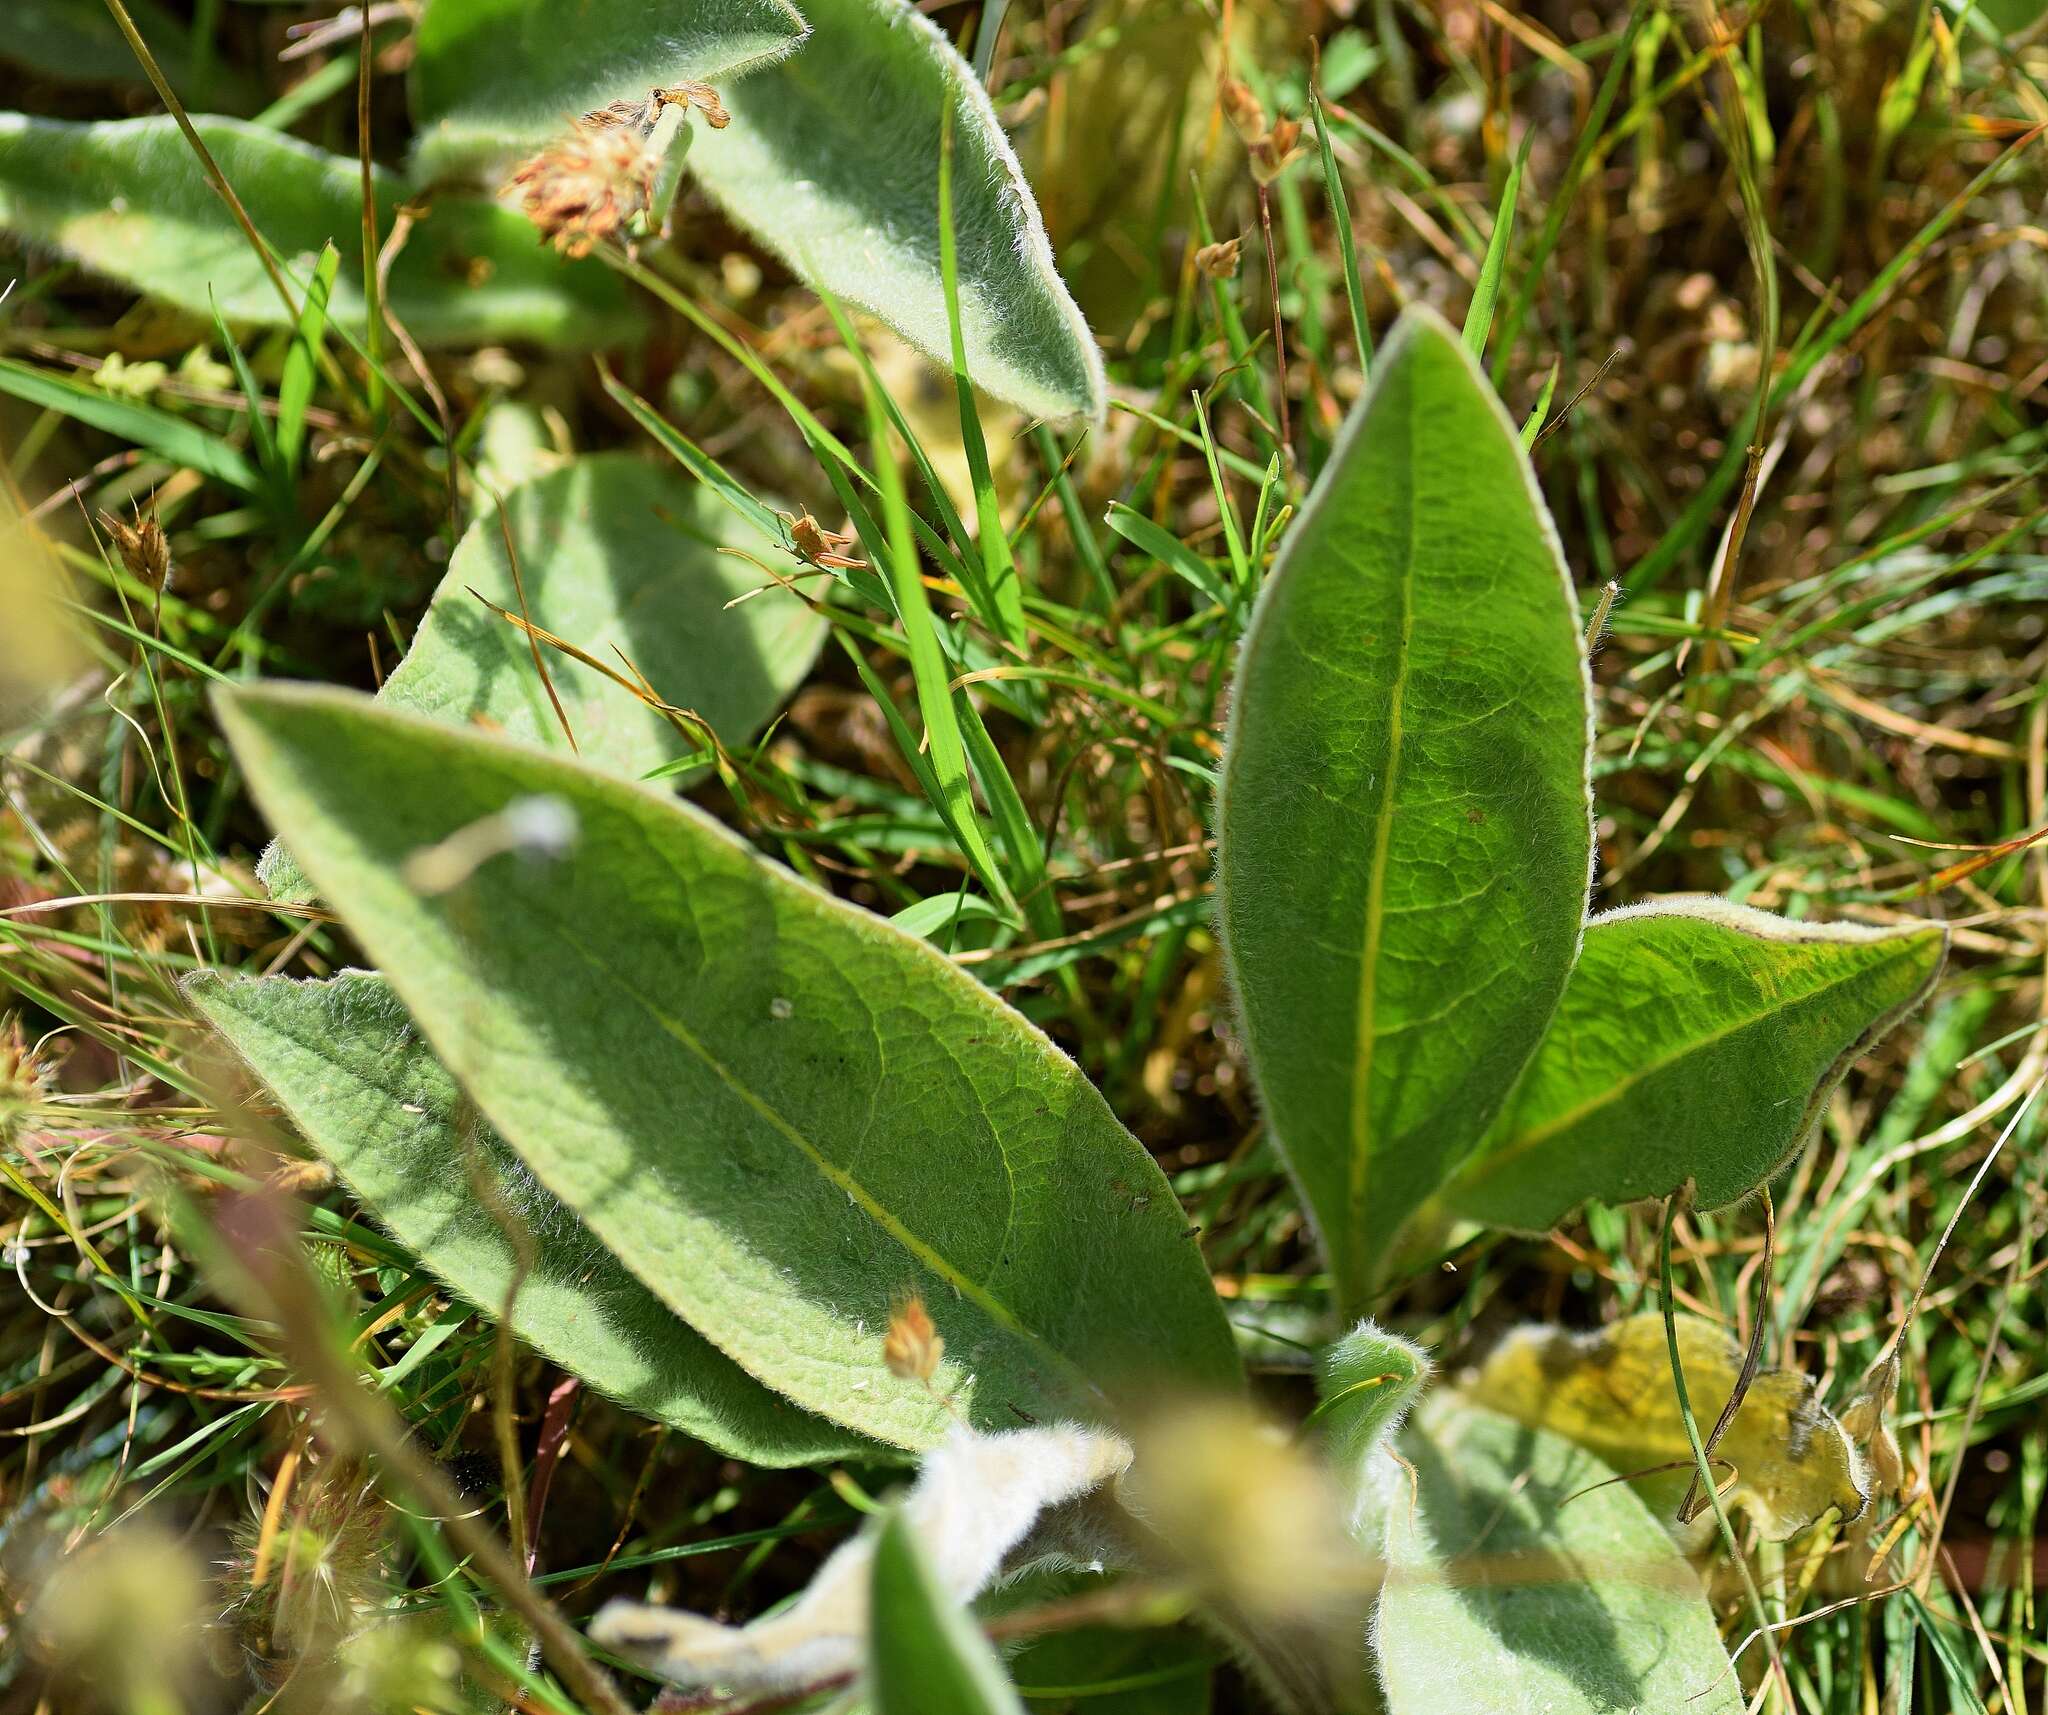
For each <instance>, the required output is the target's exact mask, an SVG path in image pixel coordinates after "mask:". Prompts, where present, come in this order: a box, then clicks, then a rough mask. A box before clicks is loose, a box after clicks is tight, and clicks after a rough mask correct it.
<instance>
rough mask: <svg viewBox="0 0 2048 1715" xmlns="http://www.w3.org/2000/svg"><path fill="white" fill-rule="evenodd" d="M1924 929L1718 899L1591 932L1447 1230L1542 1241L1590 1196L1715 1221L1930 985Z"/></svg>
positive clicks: (1454, 1203)
mask: <svg viewBox="0 0 2048 1715" xmlns="http://www.w3.org/2000/svg"><path fill="white" fill-rule="evenodd" d="M1946 946H1947V932H1946V931H1945V930H1944V929H1942V927H1941V926H1940V925H1939V924H1931V923H1930V924H1924V925H1918V926H1913V927H1908V928H1904V929H1872V928H1864V927H1860V926H1857V925H1853V924H1819V923H1795V922H1791V921H1789V920H1788V919H1786V918H1782V917H1773V916H1771V915H1769V914H1768V913H1766V912H1762V911H1752V910H1749V909H1747V908H1745V907H1743V906H1738V905H1731V904H1729V903H1728V902H1727V901H1725V900H1720V899H1687V900H1662V901H1659V902H1658V903H1656V904H1654V905H1647V906H1631V907H1630V908H1628V909H1627V910H1623V911H1615V912H1610V913H1609V914H1608V915H1606V916H1604V917H1597V918H1595V919H1594V920H1593V921H1592V922H1591V923H1590V924H1588V925H1587V927H1586V940H1585V946H1584V948H1583V949H1582V951H1581V952H1580V954H1579V962H1578V964H1577V965H1576V966H1574V967H1573V970H1572V975H1571V980H1570V981H1569V982H1568V983H1567V984H1566V985H1565V991H1564V999H1563V1000H1562V1001H1561V1002H1560V1003H1559V1005H1558V1010H1557V1016H1556V1017H1555V1018H1553V1019H1552V1020H1551V1022H1550V1028H1549V1030H1548V1031H1547V1032H1546V1033H1545V1034H1544V1038H1543V1043H1542V1046H1541V1047H1539V1048H1538V1049H1537V1051H1536V1056H1535V1058H1534V1059H1533V1060H1531V1061H1530V1063H1529V1066H1528V1069H1527V1070H1526V1071H1525V1072H1524V1073H1523V1074H1522V1080H1521V1082H1520V1083H1519V1084H1517V1085H1516V1087H1515V1091H1514V1094H1513V1095H1512V1096H1510V1097H1509V1099H1508V1103H1507V1105H1506V1107H1504V1108H1503V1109H1502V1110H1501V1113H1500V1116H1499V1118H1498V1119H1496V1120H1495V1122H1494V1125H1493V1129H1492V1130H1491V1131H1490V1132H1489V1133H1488V1135H1487V1139H1486V1142H1485V1144H1484V1145H1483V1146H1482V1147H1481V1148H1480V1150H1479V1151H1478V1152H1477V1153H1476V1154H1475V1155H1473V1156H1472V1158H1471V1159H1470V1160H1468V1161H1467V1162H1466V1163H1465V1165H1464V1167H1463V1168H1462V1169H1460V1171H1459V1173H1458V1175H1457V1177H1456V1178H1454V1179H1453V1180H1452V1181H1451V1182H1450V1184H1449V1185H1448V1186H1447V1187H1446V1188H1445V1191H1444V1201H1445V1203H1446V1204H1447V1205H1448V1207H1449V1208H1450V1209H1451V1210H1452V1211H1454V1212H1455V1213H1457V1214H1460V1215H1465V1216H1469V1217H1470V1218H1471V1219H1473V1220H1477V1221H1487V1222H1490V1223H1492V1224H1494V1225H1497V1226H1507V1227H1521V1228H1524V1229H1527V1230H1530V1231H1536V1232H1541V1231H1542V1230H1544V1229H1545V1228H1547V1227H1551V1226H1554V1225H1555V1224H1556V1223H1557V1222H1559V1221H1561V1220H1563V1219H1564V1218H1565V1216H1567V1215H1568V1214H1570V1213H1571V1211H1572V1210H1574V1209H1575V1208H1577V1207H1578V1206H1579V1205H1580V1204H1581V1203H1583V1202H1585V1201H1586V1199H1587V1198H1589V1197H1597V1198H1599V1199H1600V1200H1601V1201H1602V1202H1606V1203H1628V1202H1634V1201H1637V1200H1638V1199H1641V1198H1647V1197H1663V1196H1665V1195H1667V1194H1669V1193H1670V1192H1672V1191H1676V1190H1678V1189H1680V1188H1681V1187H1683V1186H1685V1185H1687V1184H1691V1185H1692V1186H1693V1187H1694V1192H1693V1197H1694V1200H1695V1201H1696V1202H1697V1203H1698V1204H1699V1205H1700V1206H1701V1207H1702V1208H1707V1209H1717V1208H1720V1207H1721V1206H1722V1205H1723V1204H1726V1203H1733V1202H1735V1201H1737V1200H1738V1199H1740V1198H1743V1197H1746V1196H1748V1195H1749V1194H1750V1193H1751V1192H1752V1191H1754V1190H1755V1189H1756V1188H1757V1187H1758V1186H1759V1185H1762V1184H1764V1183H1765V1182H1766V1181H1767V1180H1769V1179H1770V1178H1771V1177H1772V1176H1773V1175H1774V1174H1776V1173H1777V1172H1778V1171H1779V1170H1780V1169H1781V1168H1783V1167H1784V1166H1785V1165H1786V1163H1788V1162H1789V1161H1790V1160H1791V1159H1792V1158H1793V1156H1794V1155H1796V1154H1797V1153H1798V1152H1799V1150H1800V1149H1801V1148H1803V1147H1804V1146H1805V1143H1806V1140H1807V1139H1808V1138H1809V1137H1810V1136H1811V1135H1812V1133H1813V1128H1814V1126H1815V1124H1816V1123H1817V1122H1818V1120H1819V1118H1820V1115H1821V1111H1822V1110H1823V1108H1825V1106H1826V1105H1827V1100H1828V1097H1829V1096H1830V1095H1831V1094H1832V1093H1833V1091H1834V1088H1835V1085H1836V1084H1837V1083H1839V1082H1840V1081H1841V1077H1842V1074H1843V1072H1845V1071H1846V1070H1847V1069H1848V1067H1849V1064H1850V1063H1851V1062H1852V1061H1853V1060H1855V1059H1856V1058H1857V1056H1859V1055H1861V1054H1863V1053H1865V1052H1866V1051H1868V1050H1869V1049H1870V1048H1871V1047H1872V1046H1873V1045H1874V1044H1875V1043H1876V1042H1877V1041H1878V1040H1879V1039H1880V1038H1881V1037H1883V1036H1884V1035H1885V1034H1886V1032H1888V1031H1889V1030H1890V1029H1891V1028H1892V1026H1893V1025H1895V1024H1897V1023H1898V1021H1899V1020H1900V1019H1901V1018H1903V1017H1904V1016H1905V1015H1906V1013H1908V1012H1910V1011H1911V1010H1912V1009H1913V1008H1914V1007H1916V1006H1918V1005H1919V1003H1920V1002H1921V1000H1922V999H1924V998H1925V997H1926V994H1927V992H1928V990H1929V989H1930V988H1931V987H1932V986H1933V983H1934V979H1935V977H1936V976H1937V975H1938V974H1939V972H1940V970H1941V964H1942V956H1943V953H1944V951H1945V949H1946Z"/></svg>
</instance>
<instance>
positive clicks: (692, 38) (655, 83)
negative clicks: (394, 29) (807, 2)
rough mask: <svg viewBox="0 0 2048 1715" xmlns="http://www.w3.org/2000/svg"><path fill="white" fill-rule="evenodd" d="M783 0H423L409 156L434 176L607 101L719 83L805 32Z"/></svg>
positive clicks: (776, 55) (556, 127) (778, 53)
mask: <svg viewBox="0 0 2048 1715" xmlns="http://www.w3.org/2000/svg"><path fill="white" fill-rule="evenodd" d="M803 37H804V21H803V19H802V18H801V17H800V16H799V15H798V12H797V8H796V7H795V6H793V5H791V4H789V0H691V3H690V4H688V5H686V6H678V5H675V4H673V3H672V0H577V4H576V5H575V7H574V9H573V11H571V10H569V9H567V8H565V7H564V5H563V4H562V3H561V0H428V4H427V6H426V9H425V11H424V12H422V13H421V15H420V21H419V27H418V29H417V30H416V31H415V32H414V35H413V44H414V45H413V64H412V103H413V117H414V120H415V121H416V123H417V125H418V128H419V141H418V143H417V144H416V146H415V148H416V154H415V160H416V163H417V164H418V166H419V167H420V169H421V170H422V171H424V172H426V173H428V174H430V175H433V174H439V173H441V172H443V171H446V170H450V169H454V168H457V167H460V166H462V165H464V164H465V163H469V162H478V161H489V160H491V159H493V158H502V157H503V156H504V155H505V154H506V152H507V151H508V150H512V149H516V148H518V147H519V146H521V145H523V144H526V143H530V142H533V141H535V140H537V139H540V138H544V137H547V136H549V135H550V134H552V133H554V132H557V131H560V130H562V129H563V128H564V127H565V126H566V125H567V124H568V122H569V120H570V119H572V118H573V117H575V116H576V115H578V114H581V113H588V112H590V111H592V110H594V109H596V108H600V107H603V106H606V105H607V104H608V103H610V102H613V101H621V100H630V101H644V100H646V98H647V96H648V95H649V93H650V92H652V91H654V90H657V89H672V88H674V87H675V86H676V85H677V84H681V83H722V80H724V79H726V78H731V77H737V76H738V75H740V74H741V73H742V72H746V71H750V70H752V69H753V68H754V67H756V66H760V65H764V64H767V63H768V62H770V61H772V60H776V59H780V58H781V57H782V56H783V55H784V54H787V53H789V52H790V51H791V50H792V49H793V48H795V47H796V45H797V44H798V43H799V42H801V41H802V40H803Z"/></svg>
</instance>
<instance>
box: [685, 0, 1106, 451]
mask: <svg viewBox="0 0 2048 1715" xmlns="http://www.w3.org/2000/svg"><path fill="white" fill-rule="evenodd" d="M804 15H805V17H806V18H808V19H809V20H810V23H811V30H812V33H811V36H810V39H809V40H808V41H806V42H805V44H804V47H803V50H802V51H801V52H800V53H797V54H793V55H792V56H791V57H790V58H789V59H787V60H784V61H783V62H781V63H780V64H779V65H775V66H771V67H770V68H768V69H767V70H765V71H760V72H756V73H754V74H753V75H752V76H751V77H747V78H743V79H741V80H740V81H739V82H738V83H735V84H734V85H732V87H731V88H730V89H725V90H721V91H720V95H721V98H722V99H723V101H724V103H725V105H726V107H727V108H728V109H729V110H730V111H731V113H732V123H731V124H730V125H729V126H727V127H726V128H725V129H724V130H723V131H712V130H709V129H708V128H706V129H703V130H702V132H701V134H700V135H698V136H696V137H695V138H694V139H693V140H692V143H691V146H690V153H689V157H688V160H687V163H686V164H687V166H688V168H689V171H690V172H691V173H692V174H694V175H695V176H696V178H697V179H698V180H699V181H700V182H701V183H702V184H703V185H704V187H705V188H706V189H707V190H709V191H710V192H711V194H712V195H713V196H714V197H715V198H717V200H718V201H719V202H720V203H721V204H722V205H723V206H724V208H725V211H726V213H727V214H728V215H730V216H731V217H732V219H733V220H734V221H736V222H737V223H738V224H739V225H741V226H743V227H745V228H746V229H747V230H748V231H749V232H751V233H753V234H754V236H755V237H757V238H758V239H760V240H761V242H762V243H764V244H765V245H767V246H768V247H769V248H770V249H771V250H773V251H775V252H776V253H777V254H778V255H780V256H781V257H782V258H783V259H784V260H785V261H787V262H788V263H789V265H790V266H791V267H792V268H794V269H795V270H796V271H797V273H798V274H800V275H802V276H803V277H804V278H805V279H806V280H809V281H811V282H812V283H814V284H816V285H818V286H820V287H822V288H823V289H824V290H826V291H828V292H830V293H831V294H832V295H833V296H834V297H836V298H838V299H840V300H842V301H843V302H846V303H850V304H855V305H858V306H859V307H860V308H861V309H864V310H867V311H869V312H870V313H871V314H873V315H876V316H879V317H880V318H881V319H882V320H883V321H884V322H886V323H888V325H889V326H890V327H892V328H894V329H895V330H896V331H897V332H898V333H900V334H901V335H902V336H903V337H904V338H905V339H907V340H908V341H909V342H910V343H911V344H912V345H914V346H916V347H917V349H918V350H920V351H922V352H923V353H925V355H926V356H928V357H931V358H933V359H935V360H936V361H938V362H940V363H946V362H949V361H950V355H951V337H950V334H949V332H948V327H947V320H946V294H945V287H944V282H943V279H942V277H941V274H940V267H939V263H940V256H939V139H940V131H941V122H942V117H943V116H944V114H945V113H946V112H947V111H948V110H950V112H951V115H952V126H953V149H954V157H953V187H954V188H953V197H954V222H955V231H956V234H957V237H958V241H959V247H960V256H959V261H960V320H961V325H962V332H963V334H964V336H965V340H966V350H967V372H968V374H969V376H970V377H971V378H972V379H973V380H974V382H975V384H976V385H977V386H979V387H981V388H983V389H984V390H985V391H987V392H989V393H992V394H994V395H995V396H996V397H997V398H999V399H1003V400H1007V401H1008V402H1009V403H1011V404H1013V405H1017V406H1020V407H1022V408H1023V409H1024V410H1026V411H1029V412H1032V413H1034V414H1035V415H1038V416H1045V417H1070V416H1090V417H1092V416H1097V415H1099V414H1100V413H1101V411H1102V409H1103V377H1102V359H1101V357H1100V356H1099V354H1098V353H1097V352H1096V349H1095V342H1094V338H1093V336H1092V335H1091V334H1090V333H1089V331H1088V326H1087V324H1086V323H1085V322H1084V321H1083V320H1082V319H1081V312H1080V311H1079V310H1078V309H1076V308H1075V307H1074V301H1073V299H1072V298H1071V297H1069V296H1068V294H1067V289H1066V287H1065V286H1064V285H1063V284H1062V283H1061V281H1060V277H1059V274H1058V272H1057V271H1056V270H1055V268H1054V266H1053V258H1052V249H1051V246H1050V245H1049V244H1048V243H1047V241H1046V236H1045V227H1044V224H1043V223H1042V222H1041V221H1040V219H1039V215H1038V204H1037V201H1036V200H1035V199H1034V198H1033V196H1032V194H1031V187H1030V186H1029V185H1028V184H1027V183H1026V182H1025V180H1024V173H1023V169H1022V168H1021V167H1020V166H1019V165H1018V164H1017V157H1016V155H1015V154H1014V153H1013V152H1012V151H1011V148H1010V145H1009V142H1008V140H1007V139H1006V138H1005V137H1004V136H1003V132H1002V128H1001V126H1000V125H999V124H998V123H997V121H996V115H995V109H994V108H993V107H992V106H990V104H989V99H988V96H987V94H986V93H985V92H984V91H983V90H982V87H981V85H980V83H979V82H977V81H976V79H975V76H974V73H973V70H972V69H971V68H970V67H969V66H968V64H967V62H966V61H965V60H963V59H961V57H960V56H959V55H958V54H957V53H955V52H954V51H953V48H952V46H951V44H950V43H948V42H947V40H946V38H945V36H944V35H943V34H941V33H940V31H939V30H938V28H937V27H936V26H935V25H933V24H932V23H931V22H930V21H929V20H928V19H926V18H925V17H924V16H923V15H922V14H921V13H920V12H919V11H918V10H917V9H916V8H915V7H914V6H912V5H910V4H909V3H908V0H807V3H806V4H805V6H804Z"/></svg>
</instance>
